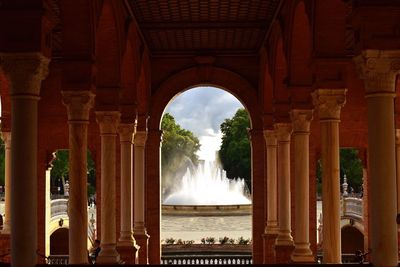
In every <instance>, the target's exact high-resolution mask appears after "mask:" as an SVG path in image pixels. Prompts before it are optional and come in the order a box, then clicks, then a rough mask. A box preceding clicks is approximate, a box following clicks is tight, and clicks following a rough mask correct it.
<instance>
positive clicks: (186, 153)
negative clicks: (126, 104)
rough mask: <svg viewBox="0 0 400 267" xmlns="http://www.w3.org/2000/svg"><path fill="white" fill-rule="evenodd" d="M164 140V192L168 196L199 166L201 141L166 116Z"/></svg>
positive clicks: (162, 127)
mask: <svg viewBox="0 0 400 267" xmlns="http://www.w3.org/2000/svg"><path fill="white" fill-rule="evenodd" d="M161 130H162V131H163V140H162V147H161V168H162V170H161V173H162V187H163V188H162V190H163V193H164V194H167V193H168V192H169V191H170V190H172V188H173V187H174V185H175V184H176V180H175V178H176V177H180V176H182V175H183V173H184V172H185V171H186V169H187V168H188V167H189V168H190V167H192V166H193V165H197V163H198V160H199V159H198V156H197V154H196V152H197V151H198V150H199V149H200V141H199V139H198V138H197V137H196V136H194V134H193V133H192V132H191V131H188V130H186V129H183V128H182V127H181V126H180V125H179V124H177V123H176V121H175V118H174V117H173V116H172V115H171V114H169V113H166V114H164V116H163V118H162V121H161Z"/></svg>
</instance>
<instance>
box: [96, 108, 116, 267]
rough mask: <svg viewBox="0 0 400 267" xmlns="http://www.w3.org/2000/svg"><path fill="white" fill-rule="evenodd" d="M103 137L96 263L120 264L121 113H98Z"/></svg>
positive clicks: (97, 117)
mask: <svg viewBox="0 0 400 267" xmlns="http://www.w3.org/2000/svg"><path fill="white" fill-rule="evenodd" d="M96 119H97V123H98V124H99V126H100V135H101V250H100V253H99V256H98V258H97V260H96V263H97V262H98V263H101V264H113V263H114V264H115V263H117V262H119V259H120V257H119V254H118V252H117V250H116V220H115V216H116V213H115V204H116V203H115V172H116V170H115V163H116V162H115V160H116V158H115V154H116V137H117V128H118V124H119V120H120V113H119V112H117V111H96Z"/></svg>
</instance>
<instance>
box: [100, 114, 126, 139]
mask: <svg viewBox="0 0 400 267" xmlns="http://www.w3.org/2000/svg"><path fill="white" fill-rule="evenodd" d="M120 117H121V113H120V112H119V111H96V121H97V123H98V124H99V126H100V135H116V134H117V128H118V125H119V120H120Z"/></svg>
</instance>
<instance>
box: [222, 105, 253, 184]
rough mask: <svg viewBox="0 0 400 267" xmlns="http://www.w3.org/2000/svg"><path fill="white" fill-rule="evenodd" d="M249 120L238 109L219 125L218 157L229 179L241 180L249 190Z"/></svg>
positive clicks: (242, 111) (245, 114)
mask: <svg viewBox="0 0 400 267" xmlns="http://www.w3.org/2000/svg"><path fill="white" fill-rule="evenodd" d="M249 127H250V119H249V115H248V113H247V111H246V110H245V109H238V110H237V111H236V114H235V115H234V116H233V117H232V119H225V121H224V122H223V123H222V124H221V132H222V144H221V149H220V151H219V157H220V160H221V163H222V166H223V169H224V170H225V171H226V175H227V177H228V178H230V179H234V178H243V179H244V180H245V182H246V185H247V187H248V188H249V190H251V149H250V140H249V136H248V133H247V129H248V128H249Z"/></svg>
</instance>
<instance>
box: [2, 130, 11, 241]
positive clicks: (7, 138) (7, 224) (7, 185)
mask: <svg viewBox="0 0 400 267" xmlns="http://www.w3.org/2000/svg"><path fill="white" fill-rule="evenodd" d="M2 137H3V141H4V146H5V158H4V191H5V200H4V213H5V215H6V216H5V220H4V224H3V231H2V233H3V234H10V232H11V132H2Z"/></svg>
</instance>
